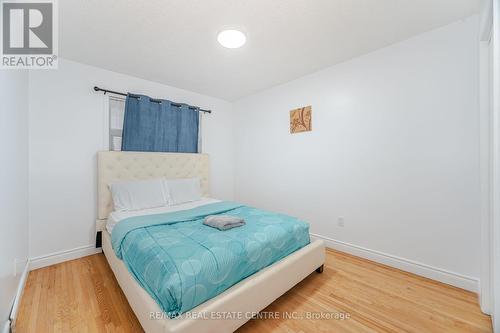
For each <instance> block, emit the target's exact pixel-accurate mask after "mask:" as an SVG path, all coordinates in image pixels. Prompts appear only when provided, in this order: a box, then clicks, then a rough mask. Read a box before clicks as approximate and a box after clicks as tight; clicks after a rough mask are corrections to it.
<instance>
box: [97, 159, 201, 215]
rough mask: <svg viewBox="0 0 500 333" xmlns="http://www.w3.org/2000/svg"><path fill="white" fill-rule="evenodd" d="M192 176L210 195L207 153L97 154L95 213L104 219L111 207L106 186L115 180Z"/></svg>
mask: <svg viewBox="0 0 500 333" xmlns="http://www.w3.org/2000/svg"><path fill="white" fill-rule="evenodd" d="M161 177H165V178H170V179H172V178H193V177H198V178H200V181H201V190H202V193H203V195H204V196H209V182H208V178H209V158H208V155H207V154H184V153H182V154H181V153H149V152H115V151H101V152H98V153H97V215H98V219H100V220H103V219H107V218H108V215H109V213H110V212H111V211H112V210H113V200H112V199H111V192H110V191H109V187H108V185H109V184H110V183H113V182H116V181H123V180H135V179H151V178H161Z"/></svg>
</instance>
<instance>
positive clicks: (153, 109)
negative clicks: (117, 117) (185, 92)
mask: <svg viewBox="0 0 500 333" xmlns="http://www.w3.org/2000/svg"><path fill="white" fill-rule="evenodd" d="M199 113H200V112H199V109H194V110H193V109H192V108H190V107H189V105H185V104H182V105H181V106H180V107H178V106H174V105H172V102H171V101H167V100H157V99H152V98H150V97H148V96H143V95H131V94H128V96H127V100H126V102H125V117H124V120H123V134H122V150H123V151H156V152H180V153H197V152H198V127H199V121H200V118H199Z"/></svg>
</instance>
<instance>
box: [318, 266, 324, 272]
mask: <svg viewBox="0 0 500 333" xmlns="http://www.w3.org/2000/svg"><path fill="white" fill-rule="evenodd" d="M323 268H324V265H321V266H319V267H318V268H316V273H323Z"/></svg>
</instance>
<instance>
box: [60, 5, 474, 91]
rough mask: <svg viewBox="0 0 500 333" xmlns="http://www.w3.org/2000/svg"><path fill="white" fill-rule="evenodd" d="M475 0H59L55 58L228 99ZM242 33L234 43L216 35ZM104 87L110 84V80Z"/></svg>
mask: <svg viewBox="0 0 500 333" xmlns="http://www.w3.org/2000/svg"><path fill="white" fill-rule="evenodd" d="M478 4H479V0H245V1H243V0H177V1H173V0H148V1H137V0H63V1H59V7H60V15H59V20H60V55H61V56H62V57H63V58H66V59H71V60H75V61H78V62H82V63H86V64H90V65H94V66H98V67H102V68H105V69H109V70H112V71H116V72H120V73H125V74H129V75H133V76H137V77H140V78H144V79H147V80H151V81H156V82H160V83H164V84H167V85H172V86H175V87H178V88H183V89H187V90H191V91H195V92H199V93H202V94H206V95H210V96H214V97H219V98H222V99H226V100H229V101H233V100H236V99H238V98H240V97H243V96H246V95H250V94H252V93H255V92H257V91H259V90H263V89H266V88H269V87H271V86H274V85H277V84H280V83H284V82H287V81H290V80H292V79H295V78H298V77H300V76H303V75H305V74H308V73H311V72H314V71H317V70H319V69H322V68H325V67H328V66H331V65H333V64H336V63H339V62H342V61H345V60H347V59H350V58H353V57H356V56H359V55H361V54H364V53H367V52H369V51H372V50H375V49H378V48H381V47H384V46H387V45H390V44H392V43H395V42H398V41H401V40H404V39H407V38H409V37H411V36H414V35H416V34H419V33H422V32H425V31H428V30H431V29H434V28H437V27H440V26H443V25H446V24H448V23H451V22H453V21H456V20H458V19H461V18H464V17H467V16H470V15H472V14H475V13H476V12H477V10H478ZM228 27H231V28H233V27H237V28H239V29H241V30H243V31H245V32H246V33H247V36H248V40H247V44H245V45H244V46H243V47H242V48H240V49H236V50H231V49H225V48H223V47H222V46H220V45H219V44H218V43H217V41H216V36H217V33H218V32H219V31H220V30H221V29H224V28H228ZM110 88H112V87H110Z"/></svg>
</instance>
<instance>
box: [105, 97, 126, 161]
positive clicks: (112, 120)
mask: <svg viewBox="0 0 500 333" xmlns="http://www.w3.org/2000/svg"><path fill="white" fill-rule="evenodd" d="M124 115H125V99H124V98H118V97H114V96H113V97H109V150H113V151H120V150H121V149H122V132H123V117H124Z"/></svg>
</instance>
